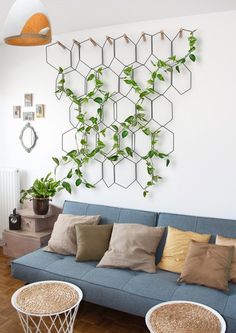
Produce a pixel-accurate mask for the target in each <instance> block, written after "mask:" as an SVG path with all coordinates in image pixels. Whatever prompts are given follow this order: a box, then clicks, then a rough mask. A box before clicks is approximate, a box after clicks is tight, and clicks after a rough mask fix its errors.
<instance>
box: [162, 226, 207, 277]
mask: <svg viewBox="0 0 236 333" xmlns="http://www.w3.org/2000/svg"><path fill="white" fill-rule="evenodd" d="M210 237H211V235H209V234H199V233H196V232H192V231H184V230H180V229H176V228H173V227H168V233H167V239H166V244H165V248H164V251H163V254H162V258H161V261H160V263H159V265H158V267H159V268H161V269H164V270H166V271H170V272H174V273H181V272H182V269H183V266H184V261H185V258H186V256H187V253H188V247H189V244H190V242H191V240H196V241H198V242H208V241H209V240H210Z"/></svg>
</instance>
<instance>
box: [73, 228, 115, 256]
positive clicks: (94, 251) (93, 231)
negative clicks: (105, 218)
mask: <svg viewBox="0 0 236 333" xmlns="http://www.w3.org/2000/svg"><path fill="white" fill-rule="evenodd" d="M112 228H113V224H107V225H82V224H76V225H75V230H76V237H77V253H76V260H77V261H86V260H94V261H97V260H100V259H101V258H102V257H103V255H104V253H105V252H106V251H107V249H108V247H109V242H110V238H111V232H112Z"/></svg>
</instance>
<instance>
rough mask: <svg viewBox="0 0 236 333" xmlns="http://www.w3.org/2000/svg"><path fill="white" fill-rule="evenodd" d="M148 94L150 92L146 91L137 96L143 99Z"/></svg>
mask: <svg viewBox="0 0 236 333" xmlns="http://www.w3.org/2000/svg"><path fill="white" fill-rule="evenodd" d="M149 94H150V92H149V91H148V90H144V91H143V92H142V93H141V94H140V95H139V97H140V98H143V97H145V96H147V95H149Z"/></svg>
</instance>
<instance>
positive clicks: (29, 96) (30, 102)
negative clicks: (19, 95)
mask: <svg viewBox="0 0 236 333" xmlns="http://www.w3.org/2000/svg"><path fill="white" fill-rule="evenodd" d="M25 106H26V107H27V106H33V94H25Z"/></svg>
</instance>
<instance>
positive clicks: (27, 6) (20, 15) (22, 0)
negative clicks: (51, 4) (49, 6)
mask: <svg viewBox="0 0 236 333" xmlns="http://www.w3.org/2000/svg"><path fill="white" fill-rule="evenodd" d="M51 40H52V33H51V25H50V21H49V18H48V15H47V10H46V8H45V6H44V5H43V4H42V3H41V2H40V1H39V0H16V2H15V3H14V4H13V6H12V7H11V9H10V12H9V14H8V17H7V19H6V23H5V28H4V41H5V43H6V44H9V45H16V46H37V45H45V44H49V43H50V42H51Z"/></svg>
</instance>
